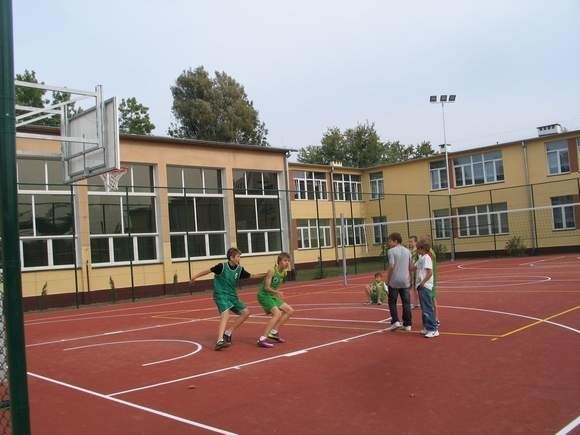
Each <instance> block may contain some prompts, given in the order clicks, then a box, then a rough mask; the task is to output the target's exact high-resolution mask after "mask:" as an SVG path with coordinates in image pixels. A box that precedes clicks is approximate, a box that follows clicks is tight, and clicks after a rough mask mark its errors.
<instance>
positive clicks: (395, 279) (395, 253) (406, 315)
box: [385, 233, 412, 331]
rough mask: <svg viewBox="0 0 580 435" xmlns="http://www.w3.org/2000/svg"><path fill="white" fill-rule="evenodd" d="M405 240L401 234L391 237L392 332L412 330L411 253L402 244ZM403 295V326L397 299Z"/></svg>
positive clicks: (390, 300)
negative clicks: (401, 329)
mask: <svg viewBox="0 0 580 435" xmlns="http://www.w3.org/2000/svg"><path fill="white" fill-rule="evenodd" d="M402 242H403V239H402V238H401V235H400V234H399V233H392V234H390V235H389V252H388V257H389V268H388V269H387V279H386V280H385V281H386V282H387V283H388V284H389V311H390V312H391V328H390V329H391V331H394V330H396V329H400V328H401V327H402V328H403V329H404V330H405V331H410V330H411V325H412V321H411V295H410V293H409V287H411V270H412V265H411V251H409V250H408V249H407V248H406V247H405V246H403V245H402V244H401V243H402ZM399 294H400V295H401V301H402V303H403V324H402V325H401V322H400V321H399V315H398V313H397V298H398V295H399Z"/></svg>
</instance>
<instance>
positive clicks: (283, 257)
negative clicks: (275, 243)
mask: <svg viewBox="0 0 580 435" xmlns="http://www.w3.org/2000/svg"><path fill="white" fill-rule="evenodd" d="M285 258H287V259H288V260H290V254H288V253H287V252H280V254H278V260H277V263H280V262H281V261H282V260H284V259H285Z"/></svg>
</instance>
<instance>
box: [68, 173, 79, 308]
mask: <svg viewBox="0 0 580 435" xmlns="http://www.w3.org/2000/svg"><path fill="white" fill-rule="evenodd" d="M70 206H71V211H72V233H73V234H72V236H73V257H74V271H75V305H76V307H77V308H78V307H79V277H78V274H77V269H78V259H77V222H76V218H75V212H76V210H75V197H74V185H72V184H71V185H70Z"/></svg>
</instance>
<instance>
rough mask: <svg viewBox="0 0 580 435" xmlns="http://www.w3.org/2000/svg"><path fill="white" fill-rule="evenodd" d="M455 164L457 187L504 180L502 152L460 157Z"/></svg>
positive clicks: (455, 160)
mask: <svg viewBox="0 0 580 435" xmlns="http://www.w3.org/2000/svg"><path fill="white" fill-rule="evenodd" d="M453 164H454V168H455V184H456V185H457V186H471V185H474V184H485V183H496V182H498V181H503V179H504V173H503V159H502V155H501V151H490V152H487V153H483V154H475V155H472V156H466V157H458V158H456V159H454V160H453ZM432 177H433V175H432Z"/></svg>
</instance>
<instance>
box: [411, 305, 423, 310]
mask: <svg viewBox="0 0 580 435" xmlns="http://www.w3.org/2000/svg"><path fill="white" fill-rule="evenodd" d="M411 309H412V310H419V309H421V305H415V306H412V307H411Z"/></svg>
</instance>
